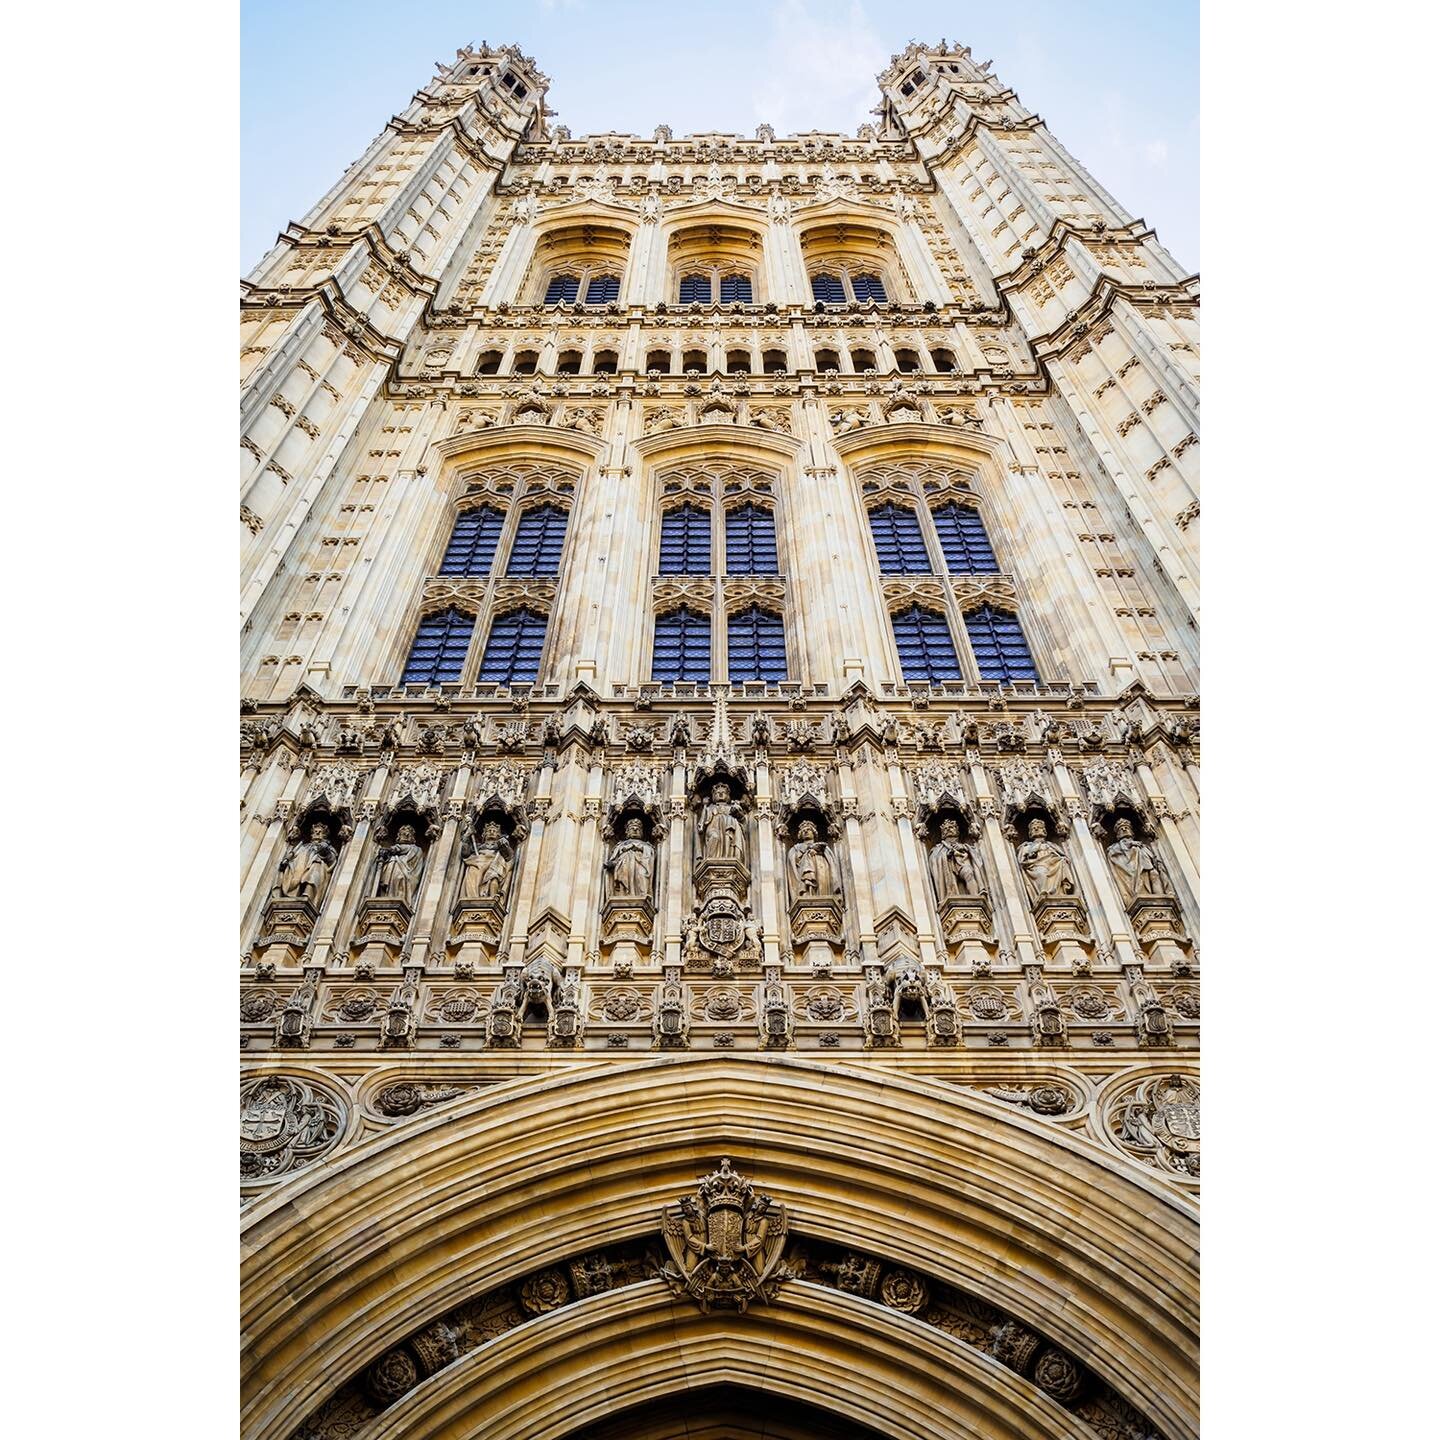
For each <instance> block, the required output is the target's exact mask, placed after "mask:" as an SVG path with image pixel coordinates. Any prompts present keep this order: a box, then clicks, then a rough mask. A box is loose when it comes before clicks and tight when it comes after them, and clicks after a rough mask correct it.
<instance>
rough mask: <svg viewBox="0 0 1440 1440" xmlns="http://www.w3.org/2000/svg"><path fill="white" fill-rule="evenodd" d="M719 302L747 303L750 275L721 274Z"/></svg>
mask: <svg viewBox="0 0 1440 1440" xmlns="http://www.w3.org/2000/svg"><path fill="white" fill-rule="evenodd" d="M707 298H708V297H707ZM720 303H721V304H722V305H748V304H749V303H750V277H749V276H748V275H722V276H721V277H720Z"/></svg>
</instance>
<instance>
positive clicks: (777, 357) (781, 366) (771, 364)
mask: <svg viewBox="0 0 1440 1440" xmlns="http://www.w3.org/2000/svg"><path fill="white" fill-rule="evenodd" d="M785 370H786V365H785V352H784V351H783V350H767V351H766V352H765V373H766V374H767V375H783V374H784V373H785Z"/></svg>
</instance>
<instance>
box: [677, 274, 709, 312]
mask: <svg viewBox="0 0 1440 1440" xmlns="http://www.w3.org/2000/svg"><path fill="white" fill-rule="evenodd" d="M680 303H681V304H682V305H708V304H709V303H710V277H709V276H708V275H686V276H683V277H682V278H681V281H680Z"/></svg>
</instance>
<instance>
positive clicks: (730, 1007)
mask: <svg viewBox="0 0 1440 1440" xmlns="http://www.w3.org/2000/svg"><path fill="white" fill-rule="evenodd" d="M756 1013H757V1012H756V1009H755V997H754V996H753V995H752V994H750V993H749V991H748V990H742V989H740V988H739V987H738V986H735V985H703V986H696V987H695V992H694V994H693V996H692V997H691V1000H690V1016H691V1018H692V1019H694V1020H701V1021H704V1020H714V1021H717V1022H719V1023H721V1024H729V1023H732V1022H748V1021H753V1020H754V1019H755V1016H756Z"/></svg>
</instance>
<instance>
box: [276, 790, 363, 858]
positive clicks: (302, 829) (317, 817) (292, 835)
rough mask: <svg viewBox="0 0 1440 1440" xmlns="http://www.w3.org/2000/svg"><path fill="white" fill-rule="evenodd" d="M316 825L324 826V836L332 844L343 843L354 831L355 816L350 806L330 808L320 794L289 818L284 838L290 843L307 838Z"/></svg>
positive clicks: (328, 803)
mask: <svg viewBox="0 0 1440 1440" xmlns="http://www.w3.org/2000/svg"><path fill="white" fill-rule="evenodd" d="M316 825H323V826H324V827H325V838H326V839H327V840H329V842H330V843H331V844H332V845H337V846H338V845H343V844H344V843H345V841H347V840H348V839H349V838H350V837H351V836H352V835H353V834H354V833H355V818H354V816H353V815H352V814H351V813H350V807H349V806H348V805H346V806H342V807H338V808H336V809H331V806H330V801H329V800H328V799H326V797H325V796H323V795H322V796H320V797H318V798H317V799H315V800H312V801H311V802H310V803H309V804H308V805H307V806H306V807H305V808H304V809H303V810H301V811H299V812H298V813H297V814H295V815H294V816H293V817H292V818H291V820H290V823H289V824H288V825H286V827H285V838H286V839H287V840H288V841H290V843H291V844H292V845H293V844H294V843H295V842H296V841H297V840H308V839H309V838H310V831H311V829H312V828H313V827H314V826H316Z"/></svg>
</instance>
